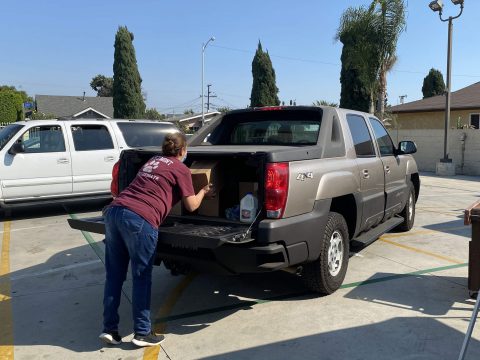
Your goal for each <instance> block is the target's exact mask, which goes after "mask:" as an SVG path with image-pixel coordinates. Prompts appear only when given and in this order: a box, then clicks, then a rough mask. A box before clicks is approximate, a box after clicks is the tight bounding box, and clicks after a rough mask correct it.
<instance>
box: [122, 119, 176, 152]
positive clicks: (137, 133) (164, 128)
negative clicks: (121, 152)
mask: <svg viewBox="0 0 480 360" xmlns="http://www.w3.org/2000/svg"><path fill="white" fill-rule="evenodd" d="M117 125H118V128H119V129H120V131H121V132H122V134H123V138H124V139H125V142H126V143H127V145H128V146H130V147H144V146H162V144H163V139H164V138H165V135H167V134H169V133H172V132H175V131H176V129H175V128H174V127H173V126H172V125H168V124H158V123H134V122H119V123H117Z"/></svg>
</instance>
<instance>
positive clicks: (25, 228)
mask: <svg viewBox="0 0 480 360" xmlns="http://www.w3.org/2000/svg"><path fill="white" fill-rule="evenodd" d="M58 225H64V224H62V223H51V224H47V225H38V226H29V227H24V228H16V229H10V233H12V232H16V231H23V230H31V229H39V228H45V227H52V226H58ZM3 232H4V230H0V234H1V233H3Z"/></svg>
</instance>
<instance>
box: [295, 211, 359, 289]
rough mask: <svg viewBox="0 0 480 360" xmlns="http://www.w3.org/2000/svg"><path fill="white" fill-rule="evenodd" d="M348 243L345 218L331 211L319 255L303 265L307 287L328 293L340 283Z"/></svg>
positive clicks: (345, 267)
mask: <svg viewBox="0 0 480 360" xmlns="http://www.w3.org/2000/svg"><path fill="white" fill-rule="evenodd" d="M349 244H350V239H349V236H348V227H347V223H346V222H345V219H344V218H343V216H342V215H340V214H338V213H335V212H331V213H330V214H329V215H328V220H327V224H326V226H325V232H324V234H323V237H322V250H321V252H320V256H319V257H318V259H317V260H316V261H314V262H312V263H309V264H307V265H306V266H305V267H304V272H303V280H304V283H305V285H306V287H307V288H308V289H310V290H312V291H315V292H318V293H321V294H326V295H328V294H331V293H333V292H334V291H336V290H337V289H338V288H339V287H340V285H342V283H343V279H345V274H346V273H347V266H348V256H349Z"/></svg>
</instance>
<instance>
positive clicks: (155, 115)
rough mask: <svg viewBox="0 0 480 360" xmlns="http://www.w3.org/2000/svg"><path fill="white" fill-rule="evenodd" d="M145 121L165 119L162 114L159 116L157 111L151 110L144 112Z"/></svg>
mask: <svg viewBox="0 0 480 360" xmlns="http://www.w3.org/2000/svg"><path fill="white" fill-rule="evenodd" d="M145 119H149V120H163V119H165V115H164V114H160V113H159V112H158V110H157V109H155V108H151V109H147V110H146V111H145Z"/></svg>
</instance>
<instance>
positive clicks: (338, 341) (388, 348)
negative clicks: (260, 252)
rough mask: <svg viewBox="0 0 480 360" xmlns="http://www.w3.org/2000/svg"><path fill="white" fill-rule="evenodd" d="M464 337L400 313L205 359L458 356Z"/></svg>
mask: <svg viewBox="0 0 480 360" xmlns="http://www.w3.org/2000/svg"><path fill="white" fill-rule="evenodd" d="M312 321H314V319H312ZM463 338H464V334H463V333H461V332H459V331H457V330H455V329H452V328H451V327H449V326H447V325H444V324H442V323H441V322H440V321H439V320H437V319H434V318H417V317H398V318H393V319H391V320H387V321H382V322H379V323H375V324H371V325H365V326H358V327H353V328H347V329H342V330H336V331H330V332H326V333H320V334H315V335H309V336H303V337H297V338H295V337H294V335H293V334H292V338H291V339H289V340H285V341H280V342H276V343H271V344H266V345H260V346H253V347H248V348H246V349H242V350H238V351H232V352H227V353H223V354H220V355H214V356H208V357H203V358H202V359H208V360H217V359H218V360H220V359H222V360H224V359H227V360H247V359H248V360H253V359H277V360H281V359H285V360H287V359H306V360H307V359H312V360H313V359H322V360H338V359H348V360H357V359H358V360H360V359H362V360H364V359H369V360H370V359H379V360H383V359H388V360H397V359H398V360H427V359H428V360H430V359H431V360H439V359H445V360H446V359H456V358H457V357H458V354H459V353H460V348H461V345H462V342H463ZM468 350H469V351H468V354H467V355H468V358H469V359H476V358H478V357H479V356H480V343H479V342H478V341H477V340H474V339H472V341H471V342H470V346H469V349H468ZM192 358H193V357H192Z"/></svg>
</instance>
